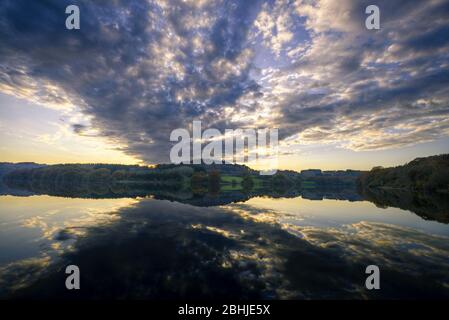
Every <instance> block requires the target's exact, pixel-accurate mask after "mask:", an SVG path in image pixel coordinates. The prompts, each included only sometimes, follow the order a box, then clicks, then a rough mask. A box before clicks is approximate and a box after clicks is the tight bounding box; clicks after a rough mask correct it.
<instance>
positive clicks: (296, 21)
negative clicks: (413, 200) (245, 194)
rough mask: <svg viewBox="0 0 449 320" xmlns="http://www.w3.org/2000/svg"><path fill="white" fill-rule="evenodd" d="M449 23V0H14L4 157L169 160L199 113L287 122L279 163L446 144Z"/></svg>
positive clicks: (382, 161) (343, 161) (7, 14)
mask: <svg viewBox="0 0 449 320" xmlns="http://www.w3.org/2000/svg"><path fill="white" fill-rule="evenodd" d="M70 4H76V5H78V6H79V8H80V16H81V28H80V30H68V29H66V27H65V20H66V18H67V15H66V14H65V8H66V6H68V5H70ZM372 4H375V5H377V6H378V7H379V9H380V16H381V19H380V22H381V27H380V30H367V29H366V27H365V19H366V17H367V14H366V13H365V8H366V7H367V6H368V5H372ZM448 34H449V0H427V1H411V0H395V1H391V0H374V1H372V0H370V1H364V0H339V1H333V0H316V1H315V0H297V1H256V0H254V1H252V0H246V1H220V0H217V1H215V0H210V1H208V0H195V1H194V0H191V1H190V0H185V1H181V0H176V1H162V0H159V1H150V0H149V1H144V0H126V1H125V0H114V1H77V0H70V1H65V0H48V1H43V0H42V1H41V0H36V1H26V0H2V1H1V2H0V115H1V116H0V161H10V162H19V161H35V162H39V163H61V162H65V163H74V162H75V163H86V162H107V163H126V164H134V163H140V164H154V163H167V162H169V153H170V148H171V147H172V146H173V142H170V133H171V132H172V131H173V130H175V129H177V128H189V127H190V126H191V124H192V122H193V121H194V120H201V121H202V123H203V128H204V129H206V128H217V129H218V130H220V132H224V130H225V129H236V128H277V129H278V130H279V138H280V142H279V143H280V155H279V167H280V168H281V169H294V170H301V169H306V168H322V169H332V170H333V169H347V168H352V169H370V168H371V167H373V166H378V165H382V166H394V165H399V164H403V163H405V162H408V161H411V160H412V159H414V158H416V157H422V156H429V155H434V154H441V153H447V152H448V151H449V37H448Z"/></svg>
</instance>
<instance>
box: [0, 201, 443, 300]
mask: <svg viewBox="0 0 449 320" xmlns="http://www.w3.org/2000/svg"><path fill="white" fill-rule="evenodd" d="M312 198H315V197H312ZM320 198H321V197H318V200H311V199H305V195H298V196H290V197H282V196H280V197H276V198H275V197H268V196H244V195H243V196H242V195H237V196H235V195H234V197H233V195H229V194H228V195H226V194H218V195H217V194H216V195H208V196H207V197H201V198H198V197H196V198H194V199H190V198H189V197H184V198H183V199H184V200H180V199H178V200H177V201H173V199H170V200H166V199H163V198H161V197H158V199H156V198H155V197H153V196H148V197H139V198H110V199H85V198H84V199H82V198H64V197H55V196H48V195H32V196H11V195H6V196H1V197H0V297H2V298H37V299H45V298H58V299H64V298H68V299H71V298H97V299H102V298H114V299H115V298H118V299H173V298H206V299H210V298H243V299H245V298H248V299H249V298H258V299H259V298H260V299H328V298H331V299H335V298H345V299H346V298H355V299H365V298H367V299H376V298H393V299H397V298H441V297H449V268H448V267H449V241H448V240H449V225H448V224H447V223H446V220H445V219H446V216H445V215H444V214H443V215H441V213H440V214H439V215H438V217H437V218H436V219H433V220H430V219H429V217H428V215H425V216H424V215H421V216H420V215H418V214H416V213H414V212H412V211H409V210H404V209H399V208H395V207H388V206H382V207H378V206H379V204H378V203H377V205H378V206H376V205H375V204H374V203H373V202H370V201H366V200H362V199H356V200H357V201H348V200H344V199H340V200H335V199H326V198H325V197H324V199H322V200H319V199H320ZM334 198H335V197H334ZM337 198H344V197H337ZM349 198H350V199H351V200H354V197H353V196H351V197H349ZM233 199H234V201H232V200H233ZM211 203H212V205H211ZM217 203H218V204H217ZM205 204H208V205H205ZM214 204H217V205H214ZM402 207H403V206H402ZM421 211H422V210H421ZM421 211H419V212H421ZM442 212H444V211H442ZM69 264H75V265H77V266H79V268H80V270H81V283H82V284H81V286H82V289H81V290H79V291H68V290H66V289H65V286H64V282H65V277H66V275H65V273H64V270H65V267H66V266H67V265H69ZM370 264H375V265H378V266H379V268H380V270H381V289H380V290H371V291H370V290H367V289H366V288H365V278H366V276H367V275H366V274H365V268H366V266H368V265H370Z"/></svg>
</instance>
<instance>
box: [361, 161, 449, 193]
mask: <svg viewBox="0 0 449 320" xmlns="http://www.w3.org/2000/svg"><path fill="white" fill-rule="evenodd" d="M357 183H358V186H359V187H360V188H362V189H366V188H368V189H373V188H384V189H386V188H392V189H408V190H416V191H419V190H426V191H438V192H445V193H449V154H442V155H438V156H431V157H426V158H416V159H415V160H413V161H411V162H409V163H407V164H405V165H402V166H398V167H394V168H382V167H375V168H373V169H371V171H369V172H365V173H363V174H361V175H360V177H359V178H358V180H357Z"/></svg>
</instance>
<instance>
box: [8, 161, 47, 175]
mask: <svg viewBox="0 0 449 320" xmlns="http://www.w3.org/2000/svg"><path fill="white" fill-rule="evenodd" d="M45 166H46V165H45V164H38V163H34V162H18V163H12V162H0V178H1V177H2V176H4V175H6V174H8V173H10V172H12V171H14V170H19V169H34V168H40V167H45Z"/></svg>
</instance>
